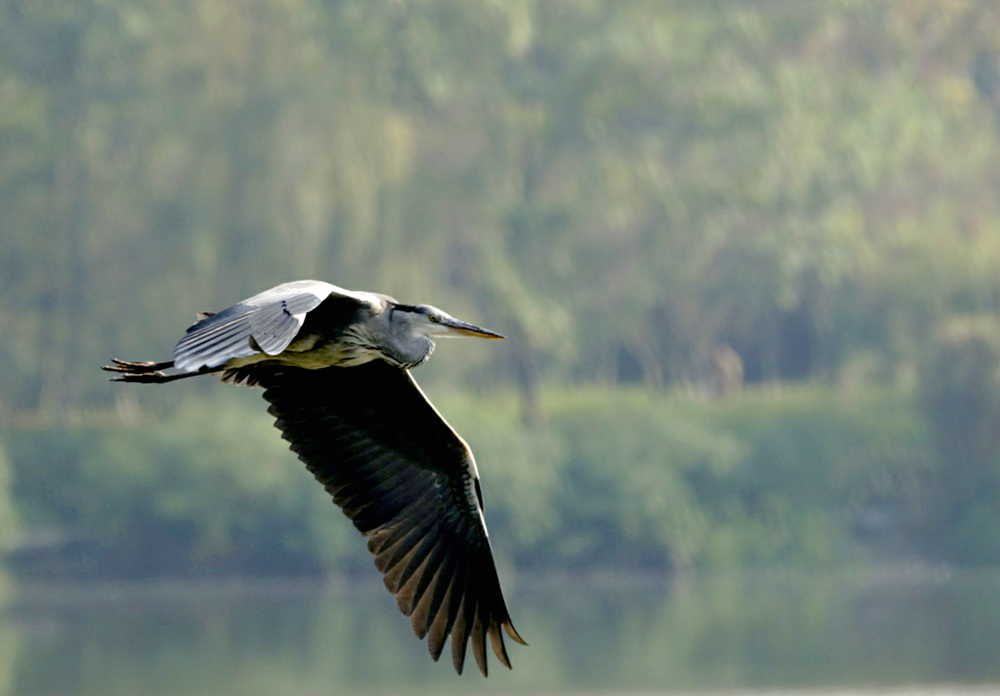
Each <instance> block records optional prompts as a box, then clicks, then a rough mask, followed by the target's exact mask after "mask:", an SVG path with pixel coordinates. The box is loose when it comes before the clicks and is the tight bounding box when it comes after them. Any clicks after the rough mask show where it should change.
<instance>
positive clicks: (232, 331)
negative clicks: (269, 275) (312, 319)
mask: <svg viewBox="0 0 1000 696" xmlns="http://www.w3.org/2000/svg"><path fill="white" fill-rule="evenodd" d="M328 300H337V301H339V302H341V303H343V305H344V306H343V309H344V310H345V312H347V313H348V316H353V314H354V312H356V311H357V310H358V309H359V308H361V307H363V306H371V305H372V303H373V302H374V301H377V296H375V295H372V294H370V293H364V292H353V291H351V290H344V289H343V288H338V287H337V286H336V285H331V284H330V283H324V282H322V281H318V280H297V281H294V282H291V283H284V284H283V285H278V286H276V287H273V288H271V289H270V290H265V291H264V292H262V293H260V294H259V295H254V296H253V297H251V298H249V299H246V300H243V301H242V302H240V303H239V304H236V305H233V306H232V307H230V308H229V309H225V310H223V311H221V312H219V313H217V314H211V315H209V316H206V317H205V318H204V319H202V320H201V321H199V322H197V323H196V324H194V325H193V326H192V327H191V328H189V329H188V330H187V334H186V335H185V336H184V338H182V339H181V340H180V342H179V343H178V344H177V345H176V346H175V347H174V365H175V366H176V367H177V368H179V369H181V370H186V371H192V372H193V371H196V370H200V369H202V368H213V367H218V366H220V365H222V364H224V363H226V362H227V361H228V360H231V359H233V358H247V357H250V356H251V355H256V354H257V353H261V352H263V353H267V354H268V355H278V354H279V353H281V352H282V351H283V350H285V349H286V348H287V347H288V345H289V344H290V343H291V342H292V341H293V340H294V339H295V336H296V335H297V334H298V333H299V330H300V329H301V328H302V324H303V323H304V322H305V318H306V314H307V313H308V312H310V311H312V310H314V309H316V307H318V306H319V305H320V304H321V303H323V302H325V301H328Z"/></svg>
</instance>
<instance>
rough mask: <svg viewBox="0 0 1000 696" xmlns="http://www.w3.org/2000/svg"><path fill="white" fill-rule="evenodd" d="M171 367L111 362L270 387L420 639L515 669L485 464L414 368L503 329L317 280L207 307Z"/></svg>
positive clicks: (161, 377) (120, 368)
mask: <svg viewBox="0 0 1000 696" xmlns="http://www.w3.org/2000/svg"><path fill="white" fill-rule="evenodd" d="M199 317H200V319H199V321H198V322H197V323H195V324H194V325H192V326H191V327H190V328H189V329H188V330H187V333H186V334H185V335H184V337H183V338H182V339H181V340H180V341H179V342H178V343H177V345H176V346H175V348H174V352H173V360H170V361H166V362H128V361H125V360H118V359H113V363H114V364H112V365H106V366H104V367H103V369H105V370H108V371H110V372H115V373H117V377H115V378H114V379H116V380H117V381H123V382H142V383H162V382H171V381H173V380H177V379H183V378H188V377H194V376H197V375H204V374H221V377H222V381H223V382H230V383H236V384H246V385H249V386H260V387H263V388H264V398H265V399H266V400H267V401H269V402H270V404H271V405H270V408H269V409H268V411H269V413H270V414H271V415H273V416H274V417H275V425H276V426H277V427H278V429H279V430H281V432H282V437H283V438H284V439H286V440H288V442H289V443H290V446H291V449H292V450H293V451H294V452H295V453H296V454H298V456H299V459H301V460H302V462H304V463H305V465H306V467H307V468H308V469H309V471H311V472H312V474H313V475H314V476H315V477H316V479H317V480H318V481H319V482H320V483H322V484H323V485H324V486H325V488H326V490H327V491H328V492H329V493H330V494H331V495H332V496H333V500H334V502H335V503H336V504H337V505H338V506H340V507H341V509H343V511H344V513H345V514H346V515H347V516H348V517H349V518H350V519H351V520H352V521H353V523H354V526H355V527H357V529H358V530H359V531H360V532H361V533H362V534H363V535H364V536H366V537H367V538H368V549H369V551H371V553H372V554H374V556H375V565H376V567H377V568H378V570H379V571H380V572H381V573H382V574H383V580H384V581H385V585H386V587H387V588H388V589H389V591H390V592H392V593H393V594H395V596H396V601H397V604H398V605H399V608H400V610H401V611H402V612H403V614H405V615H407V616H409V617H410V623H411V626H412V627H413V630H414V631H415V632H416V634H417V636H418V637H420V638H421V639H422V638H424V637H426V638H427V644H428V649H429V650H430V654H431V657H433V658H434V659H435V660H437V659H438V658H439V657H440V655H441V652H442V649H443V646H444V642H445V640H446V639H447V638H449V637H450V638H451V652H452V660H453V662H454V665H455V669H456V670H457V671H458V672H459V673H461V672H462V666H463V664H464V661H465V653H466V648H467V645H468V643H469V641H471V643H472V653H473V655H474V656H475V659H476V663H477V664H478V665H479V669H480V670H481V671H482V673H483V675H486V674H487V662H486V642H487V640H488V641H489V643H490V644H491V645H492V648H493V651H494V652H495V653H496V656H497V658H498V659H499V660H500V662H501V663H503V664H504V665H505V666H506V667H508V668H509V667H510V661H509V659H508V657H507V650H506V647H505V646H504V639H503V634H502V633H501V629H503V630H504V631H506V633H507V635H508V636H509V637H510V638H511V639H513V640H514V641H516V642H518V643H521V644H522V645H523V644H525V643H524V641H523V640H522V639H521V637H520V636H519V635H518V633H517V631H516V630H515V629H514V625H513V623H511V619H510V615H509V614H508V612H507V607H506V604H505V602H504V598H503V594H502V592H501V589H500V580H499V578H498V576H497V570H496V565H495V563H494V559H493V553H492V551H491V548H490V542H489V537H488V535H487V531H486V522H485V519H484V517H483V502H482V490H481V488H480V484H479V473H478V471H477V469H476V462H475V459H474V458H473V456H472V452H471V450H470V449H469V447H468V445H467V444H466V443H465V441H464V440H463V439H462V438H461V437H460V436H459V435H458V433H456V432H455V431H454V430H453V429H452V428H451V426H450V425H448V423H447V422H446V421H445V420H444V418H442V417H441V415H440V414H439V413H438V412H437V410H436V409H435V408H434V406H433V405H432V404H431V403H430V401H428V400H427V398H426V397H425V396H424V393H423V392H422V391H421V389H420V387H419V386H418V385H417V383H416V382H415V381H414V379H413V377H412V376H411V374H410V368H413V367H416V366H417V365H420V364H421V363H423V362H425V361H426V360H427V358H428V357H430V354H431V352H432V351H433V350H434V338H436V337H442V336H478V337H480V338H492V339H498V338H503V336H501V335H500V334H497V333H494V332H492V331H487V330H486V329H482V328H480V327H478V326H473V325H472V324H468V323H466V322H463V321H460V320H458V319H455V318H454V317H452V316H450V315H449V314H447V313H445V312H443V311H442V310H440V309H437V308H436V307H431V306H430V305H408V304H402V303H400V302H397V301H396V300H394V299H393V298H391V297H389V296H387V295H380V294H376V293H370V292H359V291H353V290H345V289H343V288H339V287H337V286H335V285H331V284H329V283H324V282H321V281H316V280H300V281H295V282H291V283H285V284H283V285H278V286H277V287H274V288H271V289H270V290H266V291H264V292H262V293H260V294H258V295H254V296H253V297H251V298H249V299H247V300H244V301H242V302H240V303H238V304H236V305H233V306H232V307H230V308H228V309H225V310H223V311H221V312H218V313H216V314H211V313H202V314H200V315H199Z"/></svg>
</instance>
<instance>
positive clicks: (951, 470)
mask: <svg viewBox="0 0 1000 696" xmlns="http://www.w3.org/2000/svg"><path fill="white" fill-rule="evenodd" d="M921 372H922V375H923V376H924V380H923V381H922V383H921V389H920V394H919V397H920V405H921V407H922V409H923V411H924V413H925V414H926V416H927V421H928V423H929V424H930V428H931V432H932V433H933V439H934V445H935V449H936V451H937V458H936V467H935V471H934V474H935V475H934V479H933V482H932V485H931V486H930V493H931V494H932V495H933V498H932V499H931V500H930V501H929V507H931V508H932V511H931V513H930V514H929V515H928V518H927V522H928V523H929V525H930V527H931V529H929V530H928V532H929V533H930V534H931V535H932V537H931V538H933V539H934V540H935V541H936V542H937V544H938V545H939V548H938V549H937V553H938V554H939V555H941V556H943V557H945V558H947V559H949V560H955V561H959V562H962V563H982V564H985V563H992V564H995V563H1000V526H998V525H997V520H998V519H1000V322H998V321H997V319H996V318H995V317H992V316H973V317H955V318H953V319H951V320H950V321H948V322H947V323H946V324H945V325H943V326H942V327H941V328H940V330H939V331H938V333H937V334H936V335H935V337H934V341H933V342H932V343H931V345H930V346H929V347H928V351H927V356H926V358H925V365H924V368H923V370H922V371H921Z"/></svg>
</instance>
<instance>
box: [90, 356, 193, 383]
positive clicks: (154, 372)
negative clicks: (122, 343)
mask: <svg viewBox="0 0 1000 696" xmlns="http://www.w3.org/2000/svg"><path fill="white" fill-rule="evenodd" d="M111 362H112V363H113V364H112V365H103V366H101V369H102V370H105V371H106V372H114V373H115V374H116V375H117V377H112V378H111V381H113V382H142V383H154V384H162V383H163V382H173V381H174V380H176V379H184V378H185V377H196V376H198V375H204V374H208V373H209V372H211V371H212V370H208V369H205V368H202V369H201V370H195V371H194V372H177V373H174V374H167V373H165V372H163V370H168V369H170V368H171V367H173V366H174V361H173V360H168V361H166V362H129V361H128V360H119V359H118V358H111Z"/></svg>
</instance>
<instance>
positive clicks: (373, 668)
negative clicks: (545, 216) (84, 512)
mask: <svg viewBox="0 0 1000 696" xmlns="http://www.w3.org/2000/svg"><path fill="white" fill-rule="evenodd" d="M511 584H512V585H513V583H511ZM509 604H510V605H511V608H512V611H513V613H514V617H515V621H516V623H517V625H518V629H519V630H520V632H521V633H522V635H524V636H525V637H526V638H527V640H528V641H529V643H531V647H529V648H522V647H520V646H516V645H515V646H512V647H511V658H512V660H513V662H514V671H513V672H507V671H506V670H504V669H502V668H500V667H499V666H498V665H496V662H495V660H494V661H493V662H492V665H493V666H494V667H496V668H495V669H494V670H492V672H491V676H490V678H489V680H484V679H482V678H481V677H480V676H479V675H478V673H477V672H476V671H475V665H474V664H472V663H470V664H468V665H467V667H468V668H469V669H468V671H467V673H466V675H465V676H464V677H459V676H457V675H455V674H454V673H453V671H452V669H451V666H450V664H449V663H448V662H447V660H446V659H445V660H442V662H441V663H440V664H434V663H433V662H431V661H430V660H429V659H428V657H427V654H426V648H425V646H424V644H423V643H421V642H418V641H417V640H416V638H414V637H413V635H412V634H411V633H410V631H409V628H408V627H407V625H406V620H405V619H404V618H403V617H402V616H400V615H399V614H398V612H397V610H396V607H395V602H394V601H393V599H392V598H391V597H390V596H389V595H388V593H385V592H383V591H381V588H379V587H378V582H377V579H375V580H374V582H373V583H372V585H371V586H370V587H369V586H366V587H364V588H336V587H333V588H331V587H318V586H312V585H280V586H278V585H260V584H251V585H245V584H244V585H227V586H218V585H217V586H212V587H200V588H199V587H191V586H178V585H159V586H115V587H93V586H91V587H86V588H66V587H60V588H51V587H49V588H40V587H34V588H25V589H24V590H23V591H22V592H20V593H18V594H16V595H15V596H14V597H13V598H12V599H11V600H10V601H9V602H8V603H7V605H6V606H5V607H4V608H3V609H2V610H0V695H6V694H17V695H18V696H34V695H40V694H65V695H66V696H74V695H83V694H87V695H95V696H96V695H98V694H99V695H100V696H119V695H125V694H163V695H170V696H174V695H179V694H185V695H186V694H205V695H206V696H207V695H213V696H214V695H221V694H234V695H235V694H239V695H240V696H254V695H256V694H262V695H263V694H269V695H270V694H333V693H336V694H351V693H358V694H374V693H432V692H433V693H454V694H459V693H461V694H467V693H494V694H495V693H503V692H509V693H540V692H546V693H558V692H583V691H586V692H600V691H608V690H612V689H613V690H617V691H644V692H654V691H685V690H686V691H698V690H739V689H755V690H758V691H761V690H763V691H766V690H768V689H772V688H779V687H780V688H792V687H845V686H869V687H891V686H899V685H913V684H940V683H952V684H954V683H962V684H986V683H1000V575H997V574H969V575H965V574H962V575H949V574H938V575H937V576H933V575H932V576H929V577H928V576H926V575H923V576H920V577H912V576H908V575H906V574H900V573H894V574H885V575H880V576H871V575H866V576H864V577H847V576H837V577H830V576H815V575H797V576H793V575H773V574H765V575H757V576H751V577H747V576H742V577H725V578H708V579H704V578H692V579H689V580H685V581H683V582H674V583H667V582H666V581H664V582H655V581H653V582H642V581H632V582H591V583H587V584H586V586H583V585H581V583H579V582H575V581H573V580H572V579H568V578H567V579H563V580H558V579H552V578H549V579H546V580H539V581H536V582H528V581H526V580H522V582H521V583H520V584H519V585H518V586H517V587H512V591H511V592H510V602H509Z"/></svg>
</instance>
